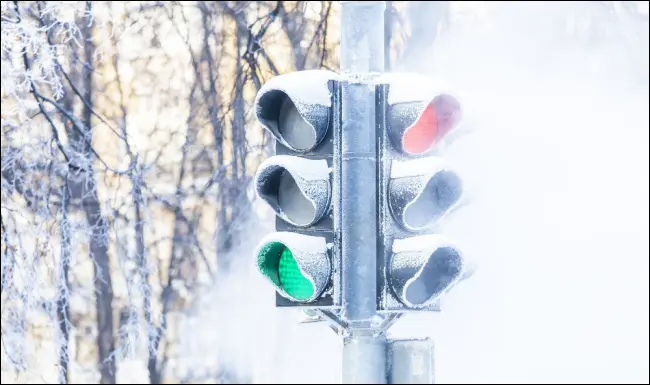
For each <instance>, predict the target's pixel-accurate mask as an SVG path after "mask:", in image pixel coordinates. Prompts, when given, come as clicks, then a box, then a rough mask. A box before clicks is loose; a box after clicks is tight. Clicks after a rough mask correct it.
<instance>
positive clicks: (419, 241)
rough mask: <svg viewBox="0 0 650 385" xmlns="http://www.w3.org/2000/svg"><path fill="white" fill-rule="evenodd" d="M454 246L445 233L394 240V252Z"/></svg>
mask: <svg viewBox="0 0 650 385" xmlns="http://www.w3.org/2000/svg"><path fill="white" fill-rule="evenodd" d="M446 246H452V244H451V243H450V241H449V240H448V239H447V237H445V236H444V235H440V234H427V235H419V236H416V237H410V238H405V239H396V240H395V241H394V242H393V253H395V254H397V253H402V252H405V251H420V250H424V251H430V252H433V251H434V250H436V249H438V248H440V247H446Z"/></svg>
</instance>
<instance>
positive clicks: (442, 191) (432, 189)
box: [377, 74, 467, 311]
mask: <svg viewBox="0 0 650 385" xmlns="http://www.w3.org/2000/svg"><path fill="white" fill-rule="evenodd" d="M434 86H435V83H434V82H433V81H432V80H430V79H429V78H427V77H423V76H419V75H413V74H386V75H384V76H382V77H380V78H379V80H378V86H377V107H378V108H377V111H378V121H379V124H380V125H381V127H382V129H381V130H379V131H380V132H381V135H380V138H379V163H380V170H379V177H380V189H381V192H380V194H379V205H380V210H379V216H380V221H381V223H382V225H381V226H380V232H381V234H380V237H379V238H380V239H381V240H382V242H381V246H380V247H379V249H380V250H379V251H378V258H379V261H378V262H379V263H378V269H379V270H380V271H378V280H379V286H380V291H379V298H378V308H379V310H383V311H403V310H439V303H438V300H439V299H440V298H441V297H442V296H443V295H444V294H445V293H446V292H447V291H448V290H450V289H451V288H452V287H453V286H454V285H455V284H456V283H457V282H458V281H459V280H461V279H462V278H464V277H466V274H467V266H466V260H465V258H464V257H463V255H462V253H461V251H460V250H459V249H458V248H457V247H456V246H455V245H454V244H453V243H452V242H451V241H450V240H449V239H447V237H445V236H444V235H441V234H436V230H437V229H436V224H438V223H439V222H440V220H441V219H442V218H443V217H444V216H445V215H446V214H448V213H449V212H450V211H452V210H453V209H454V207H455V206H457V205H458V204H459V202H460V201H461V198H462V196H463V182H462V179H461V178H460V176H459V175H458V173H457V172H456V171H454V169H453V168H451V167H450V166H449V165H448V164H447V162H446V161H445V160H444V159H443V158H442V157H441V156H440V153H439V152H438V150H439V149H440V145H441V143H442V142H443V141H444V140H445V138H446V136H447V134H448V133H450V132H451V131H452V130H453V129H454V128H455V127H456V126H457V125H458V123H459V122H460V118H461V106H460V103H459V102H458V100H457V99H456V98H455V97H453V96H452V95H451V94H449V93H446V92H443V90H436V89H435V88H434Z"/></svg>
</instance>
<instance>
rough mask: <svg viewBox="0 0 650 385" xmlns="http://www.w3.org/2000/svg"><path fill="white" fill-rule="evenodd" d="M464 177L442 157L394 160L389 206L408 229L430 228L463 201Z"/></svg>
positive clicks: (398, 220) (389, 186)
mask: <svg viewBox="0 0 650 385" xmlns="http://www.w3.org/2000/svg"><path fill="white" fill-rule="evenodd" d="M462 194H463V183H462V180H461V178H460V176H459V175H458V174H457V173H456V172H455V171H454V170H453V169H452V168H450V167H449V166H448V165H447V164H446V163H445V162H444V161H443V160H442V159H441V158H437V157H429V158H421V159H413V160H408V161H398V160H394V161H393V163H392V167H391V173H390V180H389V182H388V205H389V208H390V211H391V213H392V215H393V217H394V218H395V220H396V221H397V222H398V223H399V224H400V225H401V226H402V227H403V228H404V229H406V230H408V231H420V230H426V229H428V228H430V227H432V226H433V225H435V223H436V222H438V221H439V220H440V219H442V218H443V217H444V216H445V215H446V214H447V213H449V212H450V211H451V210H452V209H453V208H454V207H455V206H456V205H457V204H458V203H459V201H460V199H461V197H462Z"/></svg>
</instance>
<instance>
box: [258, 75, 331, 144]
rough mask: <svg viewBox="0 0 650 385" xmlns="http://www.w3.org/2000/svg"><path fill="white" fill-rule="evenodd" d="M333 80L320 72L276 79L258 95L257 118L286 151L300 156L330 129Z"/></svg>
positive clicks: (321, 139) (269, 82) (267, 84)
mask: <svg viewBox="0 0 650 385" xmlns="http://www.w3.org/2000/svg"><path fill="white" fill-rule="evenodd" d="M336 78H337V76H336V74H334V73H332V72H329V71H320V70H314V71H301V72H295V73H291V74H285V75H280V76H276V77H275V78H273V79H271V80H270V81H268V82H267V83H266V84H265V85H264V86H263V87H262V89H261V90H260V91H259V92H258V94H257V98H256V100H255V113H256V115H257V119H258V120H259V122H260V123H261V124H262V126H263V127H264V128H265V129H267V130H268V131H270V132H271V133H272V134H273V135H274V136H275V137H276V139H277V140H278V141H280V143H282V144H283V145H284V146H286V147H287V148H289V149H291V150H293V151H296V152H299V153H305V152H309V151H312V150H314V149H315V148H316V147H317V146H318V145H319V144H320V143H321V142H322V141H323V139H324V138H325V135H326V134H327V131H328V129H329V125H330V112H331V111H330V110H331V92H330V85H329V81H330V80H334V79H336Z"/></svg>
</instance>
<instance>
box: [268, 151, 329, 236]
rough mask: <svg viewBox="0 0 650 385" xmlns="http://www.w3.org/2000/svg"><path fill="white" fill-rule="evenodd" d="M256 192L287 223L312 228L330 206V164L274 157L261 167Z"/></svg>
mask: <svg viewBox="0 0 650 385" xmlns="http://www.w3.org/2000/svg"><path fill="white" fill-rule="evenodd" d="M255 191H256V192H257V194H258V195H259V196H260V197H261V198H262V199H263V200H264V201H265V202H266V203H267V204H268V205H269V206H270V207H271V208H272V209H273V211H275V213H276V214H277V215H278V216H279V217H280V218H282V219H283V220H284V221H286V222H288V223H290V224H292V225H295V226H299V227H307V226H311V225H313V224H315V223H316V222H318V221H319V220H320V219H321V218H322V217H323V215H325V213H327V211H328V209H329V206H330V201H331V195H332V188H331V185H330V176H329V168H328V166H327V161H325V160H323V159H321V160H313V159H305V158H298V157H295V156H288V155H276V156H272V157H270V158H268V159H267V160H266V161H264V162H263V163H262V164H261V165H260V167H259V168H258V171H257V174H256V175H255Z"/></svg>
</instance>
